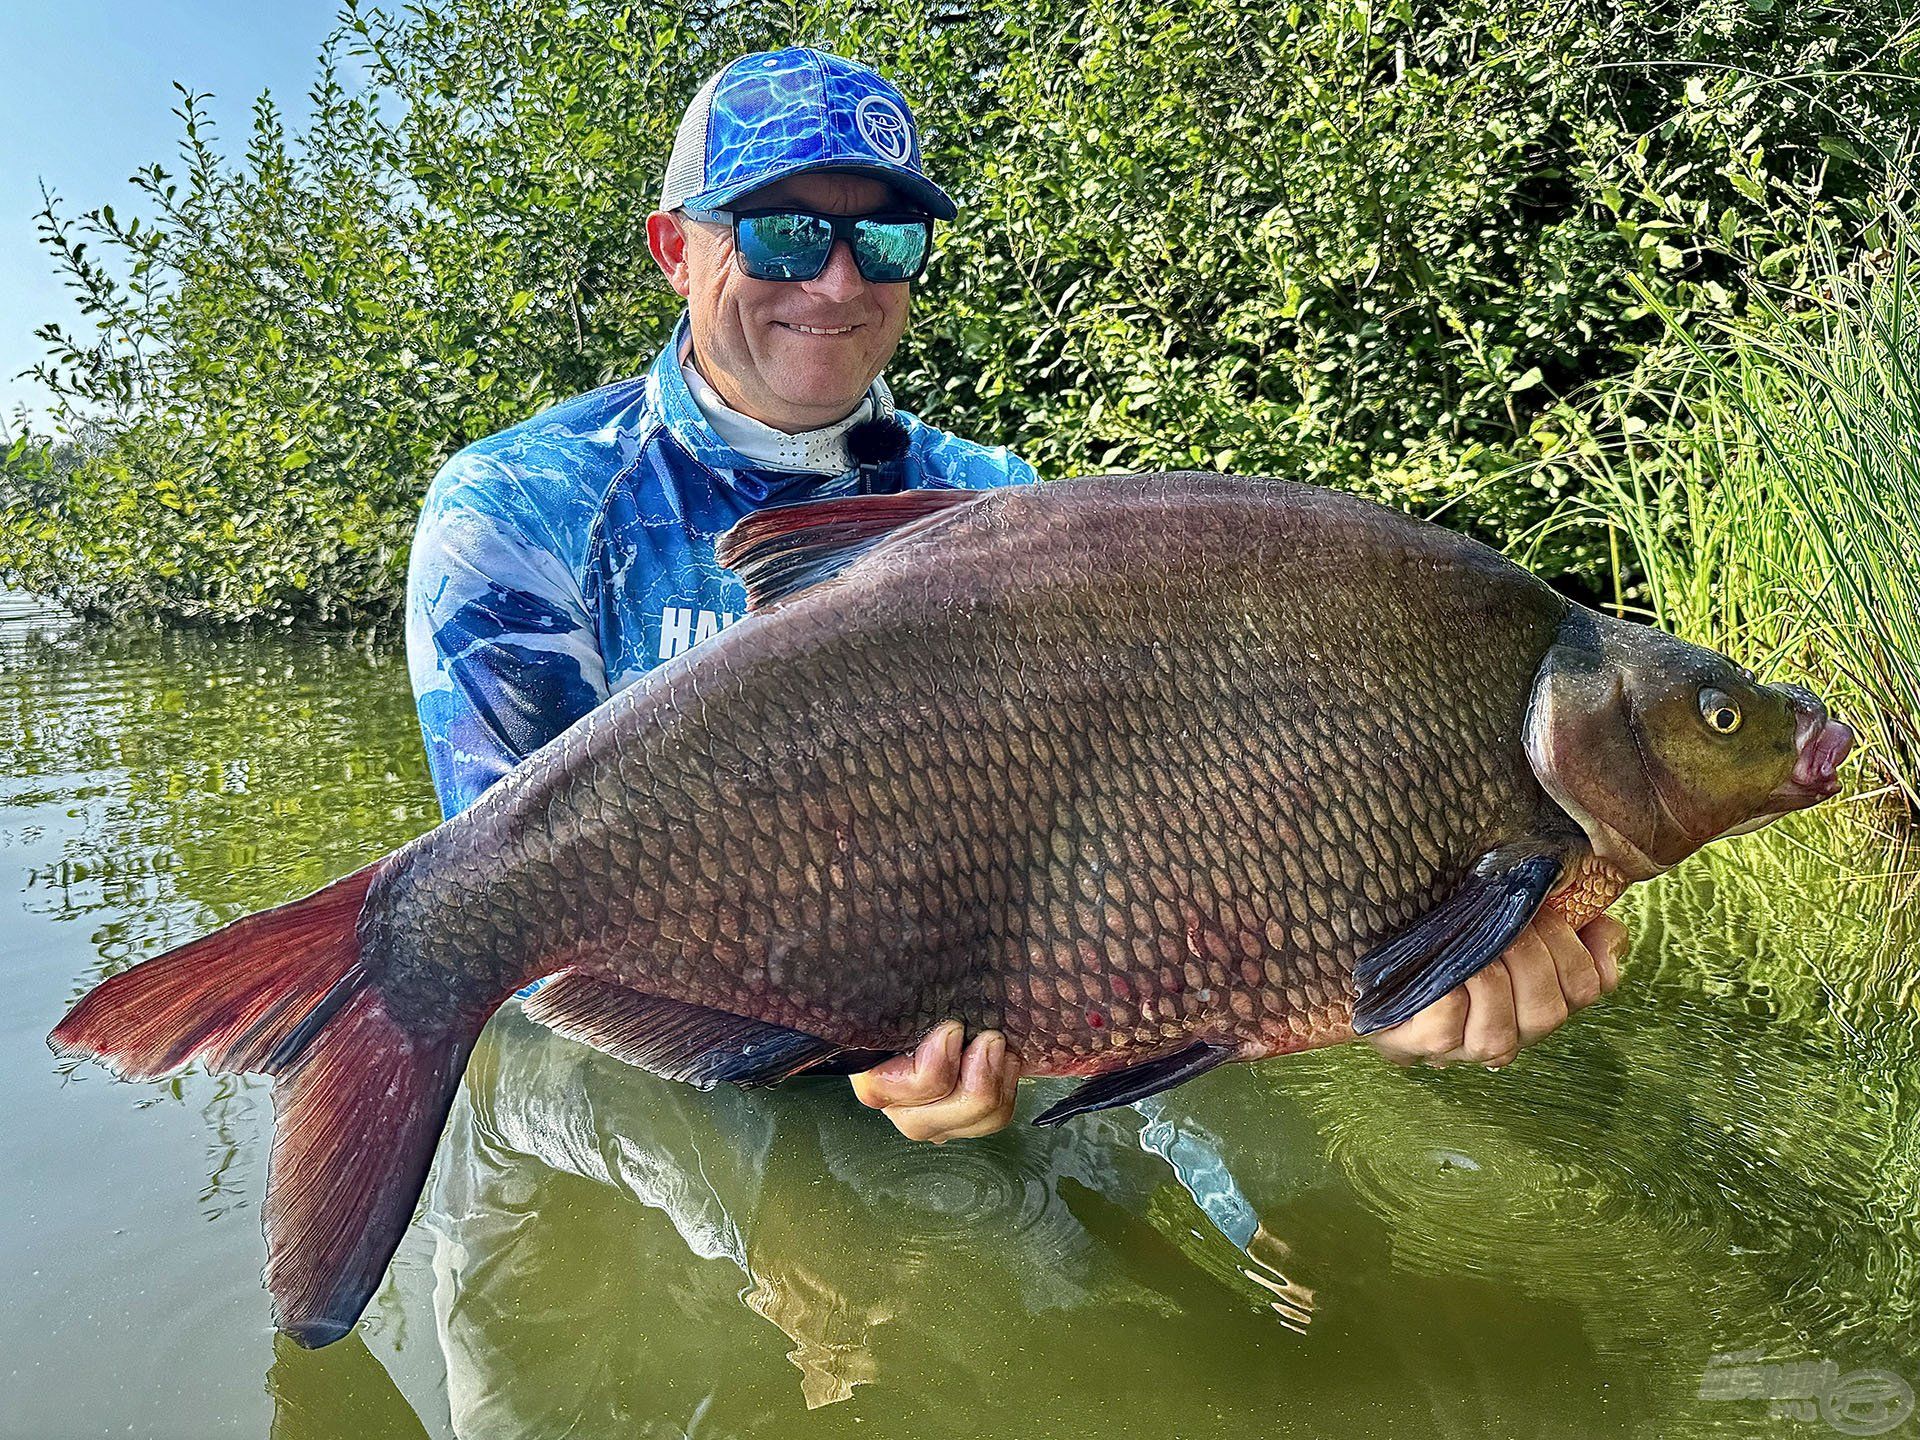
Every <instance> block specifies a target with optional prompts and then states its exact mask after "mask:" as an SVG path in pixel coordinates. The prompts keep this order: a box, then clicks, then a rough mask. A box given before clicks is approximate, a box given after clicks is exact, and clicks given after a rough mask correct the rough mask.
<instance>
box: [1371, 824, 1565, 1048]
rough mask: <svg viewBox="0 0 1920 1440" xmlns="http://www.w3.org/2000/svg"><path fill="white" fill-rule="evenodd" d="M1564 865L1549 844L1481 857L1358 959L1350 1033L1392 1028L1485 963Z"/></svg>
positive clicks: (1560, 852)
mask: <svg viewBox="0 0 1920 1440" xmlns="http://www.w3.org/2000/svg"><path fill="white" fill-rule="evenodd" d="M1567 859H1568V850H1567V848H1566V847H1565V846H1564V845H1561V844H1559V843H1557V842H1531V843H1522V844H1519V845H1513V846H1504V847H1502V848H1501V849H1498V850H1490V851H1488V852H1487V853H1486V854H1485V855H1483V856H1481V857H1480V859H1479V861H1478V862H1477V863H1476V864H1475V865H1474V867H1473V869H1472V870H1471V871H1470V872H1469V873H1468V875H1467V878H1466V879H1465V880H1464V881H1462V882H1461V884H1460V888H1459V889H1457V890H1455V891H1454V892H1453V894H1451V895H1449V896H1448V897H1447V898H1446V899H1445V900H1442V901H1441V902H1440V903H1439V904H1438V905H1436V906H1434V908H1433V909H1432V910H1430V911H1428V912H1427V913H1426V914H1425V915H1423V916H1421V917H1420V919H1418V920H1416V921H1415V922H1414V923H1413V924H1411V925H1409V926H1408V927H1407V928H1406V929H1405V930H1402V931H1401V932H1400V933H1399V934H1398V935H1395V936H1394V937H1393V938H1392V939H1390V940H1387V941H1385V942H1384V943H1382V944H1380V945H1376V946H1375V947H1374V948H1373V949H1372V950H1369V951H1368V952H1367V953H1366V954H1365V955H1363V956H1361V958H1360V963H1359V964H1358V965H1356V966H1355V967H1354V971H1353V978H1354V982H1355V985H1356V988H1357V994H1356V996H1355V998H1354V1002H1353V1029H1354V1033H1355V1034H1357V1035H1370V1034H1372V1033H1373V1032H1374V1031H1376V1030H1385V1029H1387V1028H1388V1027H1389V1026H1393V1025H1398V1024H1399V1023H1400V1022H1401V1021H1403V1020H1407V1019H1410V1018H1411V1017H1413V1016H1414V1015H1417V1014H1418V1013H1419V1012H1420V1011H1422V1010H1424V1009H1426V1008H1427V1006H1429V1005H1431V1004H1432V1003H1433V1002H1434V1001H1436V1000H1438V999H1439V998H1440V997H1441V996H1442V995H1445V994H1446V993H1447V992H1448V991H1449V990H1451V989H1453V987H1454V986H1456V985H1458V984H1460V983H1461V982H1462V981H1464V980H1466V979H1467V978H1468V977H1469V976H1472V975H1475V974H1477V973H1479V972H1480V971H1481V970H1484V969H1485V968H1486V967H1487V966H1488V965H1490V964H1492V963H1493V962H1494V961H1495V960H1496V959H1498V958H1499V956H1500V952H1501V951H1503V950H1505V949H1506V948H1507V946H1508V945H1509V944H1511V943H1512V941H1513V938H1514V937H1515V936H1516V935H1518V934H1519V933H1520V931H1521V930H1522V929H1524V928H1525V926H1526V924H1527V922H1528V921H1529V920H1531V919H1532V918H1533V917H1534V914H1535V913H1536V912H1537V911H1538V910H1539V909H1540V905H1541V902H1542V901H1544V900H1545V899H1546V898H1547V892H1548V891H1550V890H1552V889H1553V887H1554V884H1555V883H1556V882H1557V881H1558V880H1559V878H1560V873H1561V871H1562V870H1563V869H1564V868H1565V866H1566V863H1567Z"/></svg>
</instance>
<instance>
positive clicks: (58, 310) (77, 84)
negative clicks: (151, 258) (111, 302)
mask: <svg viewBox="0 0 1920 1440" xmlns="http://www.w3.org/2000/svg"><path fill="white" fill-rule="evenodd" d="M337 8H338V7H337V4H336V0H0V52H4V53H5V54H6V56H7V63H6V65H5V67H4V71H3V72H0V73H4V75H5V84H4V85H0V418H4V420H5V422H6V423H7V425H8V426H9V427H10V426H11V421H12V416H13V413H14V409H15V406H16V405H18V404H19V403H21V402H25V403H27V404H28V405H30V406H32V407H34V408H35V409H36V410H37V409H38V407H39V404H40V400H41V396H40V392H39V391H38V390H37V388H36V387H35V386H34V385H33V384H32V382H31V381H27V380H16V379H14V378H13V377H14V375H15V373H16V372H18V371H20V370H22V369H24V368H26V367H27V366H29V365H32V364H33V363H34V362H35V361H37V360H38V359H40V356H41V347H40V342H39V341H37V340H35V339H34V338H33V331H34V329H35V327H37V326H39V325H42V324H44V323H46V322H47V321H48V320H58V321H62V322H70V321H72V320H74V319H75V317H76V316H77V314H78V311H77V309H76V308H75V307H74V306H73V305H72V304H71V302H70V301H69V300H68V298H67V296H66V293H65V291H64V289H63V288H62V286H61V284H60V281H59V278H58V276H57V275H56V274H55V273H54V270H53V267H52V264H51V262H50V260H49V258H48V256H47V252H46V251H45V250H44V249H42V248H41V247H40V246H39V245H38V244H37V243H36V242H35V239H34V226H33V216H34V212H35V211H37V210H38V209H39V208H40V182H41V180H43V179H44V180H45V181H46V182H47V184H48V186H49V187H50V188H51V189H52V190H54V191H55V193H57V194H58V195H60V196H61V197H62V198H63V199H64V200H65V201H67V202H68V205H67V208H68V210H69V212H70V213H71V212H76V211H79V210H86V209H91V208H93V207H94V206H96V205H99V204H102V203H106V204H110V205H112V206H113V207H114V209H115V211H116V212H118V213H120V214H122V215H124V214H127V213H136V214H138V213H143V212H142V211H141V210H140V207H139V205H138V203H137V202H138V200H139V195H138V192H136V191H135V190H134V189H133V187H132V186H130V185H128V184H127V176H128V175H130V174H132V173H133V172H134V171H135V170H137V169H139V168H140V167H142V166H144V165H147V164H150V163H152V162H153V161H156V160H157V161H159V162H160V163H162V164H164V165H167V167H168V168H169V169H174V168H177V167H175V166H174V165H173V164H172V162H173V160H174V157H175V146H176V145H177V143H178V141H179V136H180V122H179V121H178V120H177V119H175V118H174V116H173V115H172V113H171V111H172V109H173V107H174V105H175V103H176V102H177V101H178V99H179V97H178V95H176V94H175V92H174V90H173V82H174V81H176V80H178V81H179V82H180V83H181V84H183V85H185V86H187V87H188V88H190V89H192V90H196V91H211V92H213V96H214V99H213V101H212V102H211V104H210V107H209V108H210V110H211V112H212V114H213V116H214V119H215V120H216V121H217V122H218V124H219V127H220V133H221V135H223V136H224V137H226V138H227V140H229V141H231V142H232V145H231V147H230V148H229V153H231V152H232V151H236V150H238V149H240V148H241V147H242V146H243V145H244V143H245V134H246V125H247V119H248V114H249V111H250V110H251V108H252V105H253V101H254V98H255V97H256V96H257V95H259V93H260V92H261V91H262V90H270V91H272V93H273V96H274V98H275V99H276V100H278V101H279V102H280V103H281V105H282V107H283V108H284V110H285V112H286V115H287V121H288V125H289V128H298V125H299V122H300V119H301V117H302V116H303V115H304V114H305V104H306V93H307V87H308V85H309V84H310V83H311V81H312V79H313V75H314V69H315V66H314V60H315V57H316V56H317V55H318V54H319V51H320V44H321V41H323V40H324V39H325V38H326V36H327V34H328V32H329V31H330V30H331V29H332V28H333V17H334V14H335V12H336V10H337Z"/></svg>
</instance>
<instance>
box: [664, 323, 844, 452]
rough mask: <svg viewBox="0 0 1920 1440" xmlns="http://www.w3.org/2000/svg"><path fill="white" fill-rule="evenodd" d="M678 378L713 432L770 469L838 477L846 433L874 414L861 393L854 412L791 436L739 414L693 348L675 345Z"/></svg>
mask: <svg viewBox="0 0 1920 1440" xmlns="http://www.w3.org/2000/svg"><path fill="white" fill-rule="evenodd" d="M679 355H680V378H681V379H682V380H684V381H685V382H686V386H687V394H688V395H690V396H691V397H692V399H693V403H694V406H695V407H696V408H697V409H698V410H699V411H700V414H701V416H702V417H703V418H704V419H705V420H706V422H707V424H708V425H709V426H711V427H712V429H713V433H714V434H715V435H716V436H718V437H719V439H720V441H721V443H722V444H724V445H726V446H727V447H728V448H729V449H730V450H733V451H734V452H735V453H736V454H740V455H744V456H746V457H747V459H749V460H751V461H753V462H754V463H755V464H757V465H765V466H767V467H769V468H770V469H774V470H808V471H812V472H813V473H814V474H817V475H838V474H839V473H840V472H841V471H842V470H845V469H847V468H848V464H849V462H848V460H847V441H846V435H847V431H849V430H851V429H852V428H853V427H854V426H856V425H858V424H859V423H860V422H861V421H862V420H865V419H866V418H867V417H868V416H869V415H871V414H873V397H872V396H871V395H863V396H861V397H860V403H859V404H858V405H856V406H855V407H854V409H853V413H852V414H851V415H848V416H847V417H846V418H845V419H843V420H836V421H835V422H834V423H833V424H831V425H823V426H821V427H820V428H819V429H818V430H802V431H800V432H799V433H798V434H794V435H789V434H788V433H787V432H786V431H784V430H776V429H774V428H773V426H771V425H765V424H762V423H761V422H760V421H758V420H756V419H754V418H753V417H752V416H751V415H743V414H741V413H740V412H739V411H738V410H736V409H734V408H733V407H732V406H731V405H729V404H727V402H726V401H725V400H722V399H721V398H720V392H719V391H717V390H715V389H714V388H713V387H712V386H711V385H709V384H708V383H707V379H706V377H705V376H704V375H702V374H701V373H700V367H699V366H698V365H696V364H695V363H694V360H693V346H692V345H691V344H683V345H681V346H680V347H679Z"/></svg>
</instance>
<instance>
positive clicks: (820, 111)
mask: <svg viewBox="0 0 1920 1440" xmlns="http://www.w3.org/2000/svg"><path fill="white" fill-rule="evenodd" d="M808 170H830V171H836V172H839V173H842V174H853V175H871V176H873V177H874V178H875V179H876V180H884V181H886V182H887V184H889V185H891V186H893V187H894V188H895V189H896V190H897V191H899V192H900V194H902V195H903V196H905V197H906V198H907V199H909V200H912V201H914V202H916V203H917V204H919V205H921V206H923V207H924V208H925V209H926V210H927V212H928V213H929V214H931V215H933V216H934V217H935V218H936V219H939V220H951V219H953V217H954V215H955V214H956V213H957V211H956V210H955V208H954V203H953V201H952V200H951V199H949V198H948V196H947V192H946V191H944V190H942V189H941V188H940V187H939V186H938V185H936V184H934V183H933V182H932V181H931V180H929V179H928V178H927V177H926V173H925V172H924V171H923V170H922V169H921V168H920V134H919V132H918V131H917V130H916V129H915V128H914V124H913V112H912V111H911V110H909V109H908V108H907V102H906V98H905V97H904V96H902V95H901V93H900V92H899V91H898V90H896V89H895V88H894V87H893V85H892V84H891V83H890V82H889V81H887V80H886V79H885V78H884V77H883V76H881V75H880V73H879V72H878V71H875V70H870V69H868V68H867V67H866V66H865V65H861V64H858V63H856V62H854V61H852V60H847V59H843V58H842V57H841V56H838V55H829V54H827V53H826V52H825V51H824V50H809V49H805V48H802V47H794V48H792V49H787V50H763V51H760V52H759V53H757V54H753V55H742V56H741V57H740V58H739V59H738V60H735V61H733V62H732V63H730V64H728V65H726V66H723V67H722V68H721V70H720V71H719V73H718V74H716V75H714V76H713V77H712V78H711V79H710V80H708V81H707V83H706V84H705V85H702V86H701V87H700V93H699V94H697V95H695V96H694V97H693V103H691V104H690V105H688V106H687V113H686V114H685V115H684V116H683V117H682V118H681V121H680V128H679V130H678V131H676V132H675V134H674V137H673V153H672V154H671V155H670V156H668V158H667V178H666V182H665V184H664V185H663V186H662V187H661V192H660V208H661V209H662V210H676V209H679V208H680V207H681V206H686V207H689V208H691V209H694V210H718V209H722V208H724V207H725V206H726V205H728V204H730V203H731V202H733V201H734V200H737V199H739V198H740V197H741V196H742V195H745V194H746V193H747V192H748V191H750V190H757V189H759V188H760V187H761V186H762V185H771V184H772V183H773V182H774V181H776V180H784V179H785V178H786V177H787V176H789V175H798V174H800V173H801V172H802V171H808Z"/></svg>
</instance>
